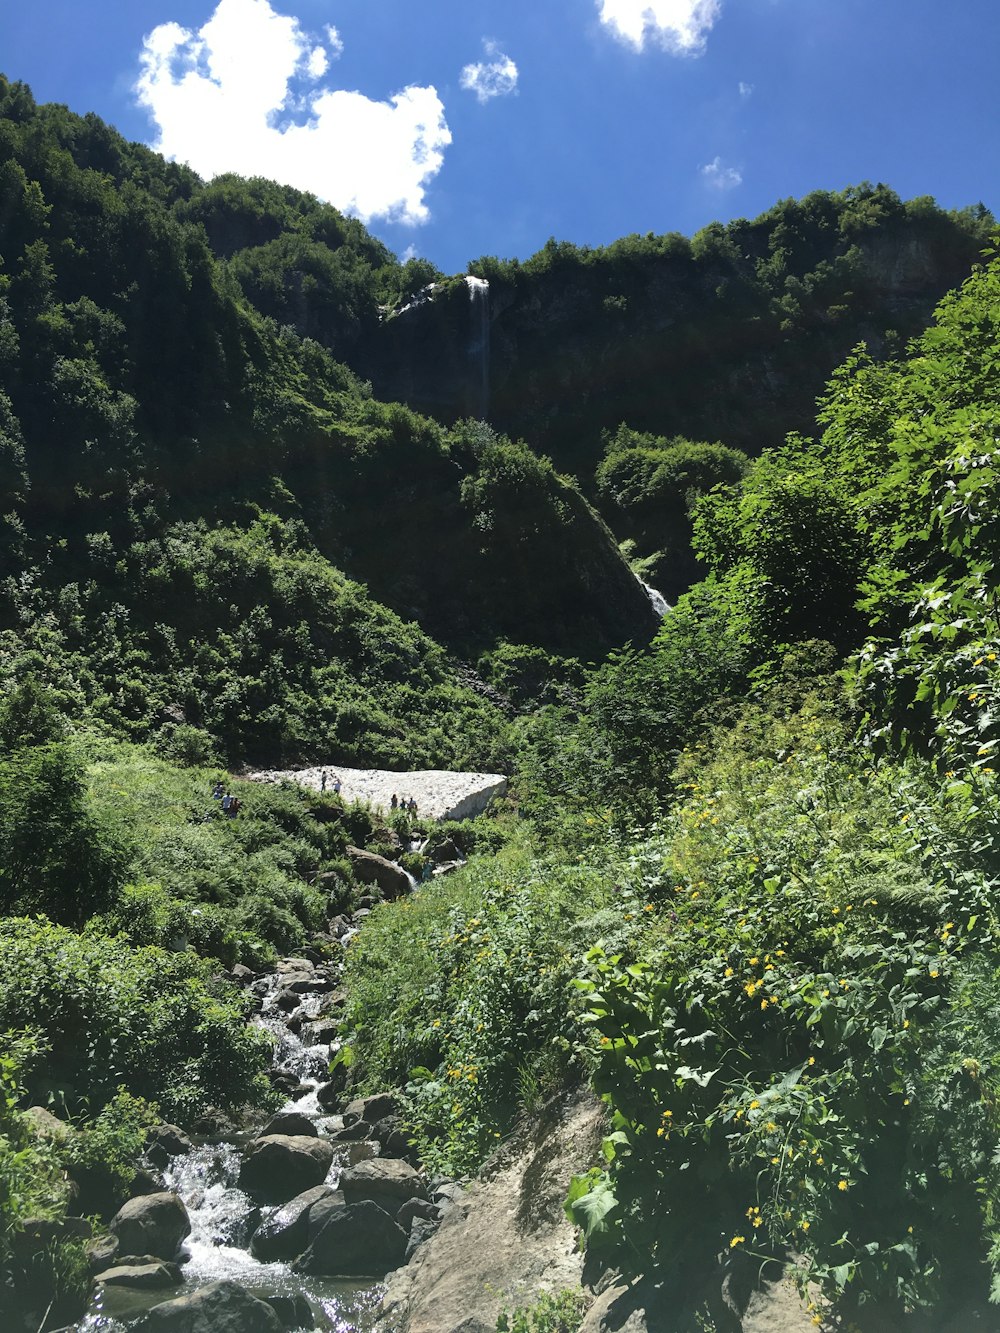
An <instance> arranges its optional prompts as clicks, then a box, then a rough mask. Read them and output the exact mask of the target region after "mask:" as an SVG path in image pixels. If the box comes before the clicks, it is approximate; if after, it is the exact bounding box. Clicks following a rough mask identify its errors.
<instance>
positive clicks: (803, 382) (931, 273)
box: [363, 183, 993, 482]
mask: <svg viewBox="0 0 1000 1333" xmlns="http://www.w3.org/2000/svg"><path fill="white" fill-rule="evenodd" d="M992 225H993V223H992V218H991V216H990V214H989V213H988V211H987V210H986V209H985V208H983V207H982V206H981V205H979V206H976V207H973V208H969V209H965V210H961V211H958V212H946V211H944V210H942V209H940V208H938V207H937V205H936V204H935V203H934V200H933V199H930V198H927V197H923V198H917V199H911V200H907V201H904V200H902V199H900V197H899V196H898V195H897V194H896V193H895V192H894V191H893V190H891V189H889V188H888V187H887V186H885V185H871V184H869V183H863V184H861V185H857V186H852V187H850V188H848V189H846V190H840V191H826V190H816V191H814V192H813V193H812V194H810V195H807V196H806V197H805V198H804V199H801V200H796V199H784V200H782V201H780V202H779V203H777V204H775V205H774V206H773V207H772V208H770V209H768V210H767V212H765V213H763V214H761V216H760V217H757V218H753V219H747V218H738V219H736V220H735V221H733V222H730V223H727V224H725V225H723V224H720V223H712V224H711V225H710V226H708V227H705V228H704V229H703V230H702V231H700V232H698V233H697V235H695V236H693V237H690V238H688V237H686V236H682V235H680V234H678V233H676V232H673V233H669V234H667V235H662V236H658V235H654V234H653V233H649V234H647V235H645V236H640V235H633V236H626V237H622V238H621V239H620V240H618V241H615V242H614V243H613V244H612V245H609V246H606V247H603V248H589V247H581V246H575V245H572V244H570V243H569V242H565V241H558V240H555V239H553V240H550V241H549V242H548V243H547V244H546V245H545V246H544V247H543V249H541V250H540V251H539V252H538V253H537V254H536V255H533V256H532V257H531V258H530V259H527V260H525V261H524V262H519V261H517V260H503V259H497V258H495V257H493V256H484V257H482V258H480V259H477V260H475V261H474V262H473V263H472V264H471V265H470V271H471V272H473V273H475V274H477V275H478V276H480V277H482V278H485V279H487V280H488V281H489V283H490V287H491V299H492V306H493V317H492V330H491V375H490V384H491V393H490V412H491V419H492V420H493V421H494V423H495V424H497V425H498V426H500V427H501V428H502V429H504V430H506V431H508V432H511V433H513V434H516V435H521V436H524V438H526V439H527V440H529V441H530V442H531V443H532V444H533V445H534V446H535V447H536V448H537V449H539V450H540V451H543V452H545V453H547V454H550V455H551V456H552V458H553V459H554V460H555V461H556V463H557V465H558V466H560V467H562V468H564V469H565V470H566V471H568V472H571V473H573V474H574V475H575V476H577V477H580V478H581V479H582V480H584V481H586V482H589V478H590V475H591V473H592V471H593V468H594V466H595V464H596V463H597V462H598V460H599V458H600V452H601V435H602V431H615V430H616V429H617V427H618V425H619V424H620V423H621V422H623V421H624V422H627V423H628V424H629V426H630V427H632V428H633V429H635V430H638V431H640V432H648V433H652V434H653V435H656V436H667V437H673V436H675V435H681V436H684V437H686V438H688V439H692V440H713V441H714V440H718V439H722V440H724V441H725V443H726V444H728V445H729V446H731V447H732V446H735V447H738V448H740V449H743V450H745V451H746V452H748V453H751V454H758V453H760V451H761V450H762V449H763V448H765V447H767V446H772V445H776V444H779V443H780V442H781V440H782V439H783V438H784V436H785V434H786V433H787V432H788V431H791V430H800V431H808V430H810V429H811V428H812V423H813V419H814V403H815V399H816V396H817V395H818V394H819V393H820V392H821V390H822V387H823V384H824V382H825V381H826V379H827V378H828V376H829V375H830V374H831V372H832V371H833V370H834V368H835V367H836V366H837V365H838V364H839V363H840V362H841V361H842V360H843V358H844V357H845V356H846V355H847V354H848V353H849V351H850V349H851V348H852V347H853V346H855V345H856V344H857V343H858V342H859V341H860V340H861V339H864V340H865V341H866V342H867V343H868V345H869V349H870V351H871V353H872V355H873V356H876V357H877V358H878V359H880V360H881V359H883V358H885V357H887V356H889V357H891V356H893V355H896V354H898V353H899V352H901V351H902V350H903V349H904V348H905V345H906V341H907V339H908V338H910V337H912V336H913V335H915V334H917V333H919V332H921V330H922V329H923V328H924V327H925V325H926V324H927V322H928V320H929V318H930V315H931V312H932V310H933V308H934V306H935V304H936V302H937V301H938V300H940V298H941V297H942V296H943V295H944V294H945V292H946V291H948V290H949V289H950V288H952V287H954V286H955V285H957V284H958V283H959V282H961V281H962V280H963V279H964V278H965V277H966V276H967V275H968V272H969V269H970V267H971V265H972V264H973V263H974V262H975V261H976V260H978V258H979V256H980V253H981V251H982V248H983V246H984V244H986V242H987V240H988V238H989V235H990V229H991V227H992ZM435 297H436V299H435V300H433V301H430V302H425V303H424V304H423V305H421V306H419V307H418V308H417V309H415V310H412V311H409V312H407V313H406V315H405V316H404V317H403V318H401V319H398V320H397V319H390V320H389V321H388V322H387V324H386V326H385V329H384V333H383V336H382V337H381V338H380V339H379V340H377V341H376V342H375V344H374V352H373V353H372V355H371V356H370V359H369V361H368V362H367V363H366V364H365V368H364V370H363V373H364V374H365V375H366V376H370V377H371V379H372V382H373V383H374V384H375V386H376V390H377V391H378V392H379V393H380V394H381V395H382V396H387V397H397V396H398V397H403V398H404V400H405V401H407V402H410V403H411V404H412V405H415V406H421V407H425V408H427V409H429V410H432V411H436V412H438V413H439V414H441V413H443V414H445V415H447V414H448V412H449V411H450V412H451V413H452V414H461V413H462V412H464V411H467V410H468V408H467V406H466V404H467V403H468V401H469V387H468V386H469V382H470V376H475V375H476V374H477V373H478V367H477V365H476V364H475V362H474V361H473V362H472V363H471V364H470V359H469V355H468V352H467V351H465V352H464V355H463V349H465V348H467V347H468V346H469V344H470V342H471V340H472V336H473V331H472V329H471V325H470V315H469V299H468V294H467V292H466V291H465V289H464V287H462V286H455V285H450V286H449V285H448V284H445V285H444V286H442V287H441V288H440V289H439V290H438V292H436V293H435Z"/></svg>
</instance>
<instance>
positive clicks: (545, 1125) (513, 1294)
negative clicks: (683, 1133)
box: [378, 1092, 602, 1333]
mask: <svg viewBox="0 0 1000 1333" xmlns="http://www.w3.org/2000/svg"><path fill="white" fill-rule="evenodd" d="M601 1125H602V1111H601V1107H600V1104H599V1103H598V1102H597V1100H596V1099H595V1098H594V1096H593V1094H591V1093H589V1092H580V1093H578V1094H577V1095H576V1096H574V1097H573V1098H571V1099H570V1100H568V1101H566V1102H563V1103H560V1104H559V1105H557V1106H553V1107H551V1108H550V1110H549V1112H548V1113H547V1115H546V1116H545V1117H544V1118H543V1120H542V1121H541V1122H540V1123H539V1124H537V1125H532V1126H530V1127H526V1128H525V1129H524V1130H523V1131H522V1132H521V1133H520V1134H519V1135H515V1137H514V1138H513V1139H512V1141H511V1142H510V1143H509V1144H507V1145H505V1146H504V1147H503V1148H502V1149H498V1151H497V1152H496V1153H495V1154H494V1155H493V1157H492V1158H491V1159H490V1161H489V1162H488V1163H487V1166H486V1168H484V1178H483V1179H481V1180H479V1181H477V1182H475V1183H474V1184H472V1185H471V1186H470V1187H469V1189H468V1190H467V1191H465V1192H464V1193H459V1192H458V1191H454V1194H455V1196H456V1197H457V1198H458V1200H459V1202H457V1203H454V1204H452V1205H451V1206H447V1205H446V1206H445V1208H444V1217H443V1220H442V1222H441V1226H440V1228H439V1229H438V1230H437V1232H436V1233H435V1234H434V1235H433V1236H431V1237H430V1239H428V1240H425V1241H424V1242H423V1244H420V1245H419V1246H418V1247H417V1248H416V1249H415V1250H414V1252H413V1256H412V1258H411V1261H410V1262H409V1263H408V1264H407V1265H406V1267H405V1268H402V1269H400V1270H398V1271H397V1272H395V1273H392V1274H390V1276H389V1278H388V1279H387V1281H386V1295H385V1298H384V1301H383V1306H382V1316H381V1321H382V1322H380V1324H379V1325H378V1327H379V1328H380V1329H384V1330H386V1333H388V1330H389V1329H393V1330H396V1329H400V1330H405V1333H453V1331H456V1333H457V1330H458V1329H459V1328H460V1327H462V1328H467V1329H470V1330H471V1329H476V1330H478V1329H480V1328H482V1329H484V1330H493V1329H495V1328H496V1321H497V1316H498V1315H499V1314H500V1313H501V1311H502V1310H503V1308H504V1306H505V1305H506V1306H513V1305H516V1304H522V1305H532V1304H534V1302H535V1301H536V1299H537V1297H538V1293H539V1291H540V1290H549V1291H558V1290H561V1289H563V1288H566V1287H577V1286H579V1284H580V1277H581V1272H582V1263H583V1261H582V1257H581V1255H580V1253H579V1250H578V1249H577V1246H576V1235H575V1232H574V1230H573V1228H572V1227H571V1226H570V1224H569V1222H568V1221H567V1220H566V1217H565V1214H564V1213H563V1199H564V1198H565V1196H566V1185H567V1182H568V1181H569V1179H570V1177H571V1176H572V1175H573V1174H574V1173H575V1172H577V1171H583V1170H586V1169H587V1168H588V1167H589V1166H591V1165H592V1163H593V1162H594V1161H595V1160H596V1157H597V1153H598V1151H599V1145H600V1135H601Z"/></svg>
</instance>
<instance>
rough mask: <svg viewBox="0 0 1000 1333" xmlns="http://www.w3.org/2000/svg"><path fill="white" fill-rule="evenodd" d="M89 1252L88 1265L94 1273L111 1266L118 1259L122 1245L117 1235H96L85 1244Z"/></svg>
mask: <svg viewBox="0 0 1000 1333" xmlns="http://www.w3.org/2000/svg"><path fill="white" fill-rule="evenodd" d="M84 1249H85V1250H86V1253H87V1265H88V1267H89V1268H90V1271H91V1272H92V1273H99V1272H101V1271H102V1269H105V1268H111V1267H112V1266H113V1265H114V1264H115V1263H116V1262H117V1259H118V1254H119V1252H120V1249H121V1247H120V1246H119V1244H118V1237H117V1236H96V1237H95V1238H94V1239H93V1240H89V1241H87V1244H86V1245H85V1246H84Z"/></svg>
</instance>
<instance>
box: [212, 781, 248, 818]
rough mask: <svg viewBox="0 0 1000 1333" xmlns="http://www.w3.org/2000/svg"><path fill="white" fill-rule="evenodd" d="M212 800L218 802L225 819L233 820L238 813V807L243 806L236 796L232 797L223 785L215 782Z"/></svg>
mask: <svg viewBox="0 0 1000 1333" xmlns="http://www.w3.org/2000/svg"><path fill="white" fill-rule="evenodd" d="M212 798H213V800H216V801H218V802H219V805H220V806H221V807H222V814H223V817H224V818H225V819H235V818H236V816H237V815H238V814H239V812H240V806H241V805H242V804H243V802H242V801H241V800H240V798H239V797H238V796H233V795H232V794H231V793H230V792H228V791H226V787H225V784H224V783H223V782H221V781H219V782H216V784H215V786H214V787H213V788H212Z"/></svg>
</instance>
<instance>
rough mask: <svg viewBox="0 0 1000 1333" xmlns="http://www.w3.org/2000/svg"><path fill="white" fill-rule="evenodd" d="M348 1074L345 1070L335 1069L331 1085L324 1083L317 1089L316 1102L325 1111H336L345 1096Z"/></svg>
mask: <svg viewBox="0 0 1000 1333" xmlns="http://www.w3.org/2000/svg"><path fill="white" fill-rule="evenodd" d="M346 1081H347V1074H346V1072H345V1071H344V1070H343V1069H339V1068H338V1069H335V1070H334V1072H333V1075H332V1076H331V1078H330V1081H329V1083H322V1084H320V1086H319V1087H318V1088H317V1089H316V1100H317V1101H318V1102H319V1104H320V1106H321V1107H322V1108H323V1110H324V1111H335V1110H336V1109H337V1107H338V1106H339V1105H340V1103H341V1100H342V1098H343V1094H344V1084H345V1083H346Z"/></svg>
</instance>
